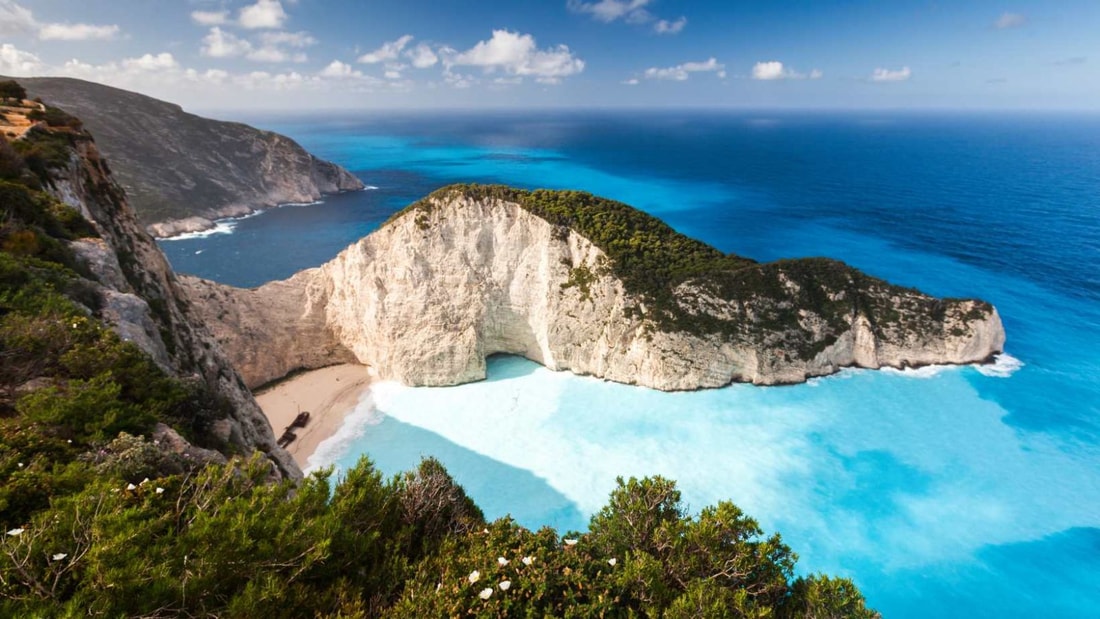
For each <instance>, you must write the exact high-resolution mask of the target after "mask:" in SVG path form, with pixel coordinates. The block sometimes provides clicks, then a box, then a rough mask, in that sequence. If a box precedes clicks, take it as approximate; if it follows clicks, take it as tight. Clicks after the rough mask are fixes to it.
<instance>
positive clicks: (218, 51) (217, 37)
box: [199, 26, 252, 58]
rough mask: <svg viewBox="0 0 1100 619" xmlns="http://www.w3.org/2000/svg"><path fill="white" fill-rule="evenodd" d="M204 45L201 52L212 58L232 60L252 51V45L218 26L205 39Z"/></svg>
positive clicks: (203, 40)
mask: <svg viewBox="0 0 1100 619" xmlns="http://www.w3.org/2000/svg"><path fill="white" fill-rule="evenodd" d="M202 43H203V45H202V48H201V49H200V50H199V52H200V53H201V54H202V55H203V56H209V57H211V58H232V57H234V56H243V55H245V54H247V53H249V52H251V51H252V44H251V43H249V42H248V41H246V40H244V39H242V38H240V37H238V36H237V35H235V34H233V33H232V32H226V31H225V30H222V29H221V28H219V27H217V26H214V27H213V28H211V29H210V33H209V34H207V35H206V36H205V37H203V39H202Z"/></svg>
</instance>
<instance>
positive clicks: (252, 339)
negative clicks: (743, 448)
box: [181, 186, 1005, 390]
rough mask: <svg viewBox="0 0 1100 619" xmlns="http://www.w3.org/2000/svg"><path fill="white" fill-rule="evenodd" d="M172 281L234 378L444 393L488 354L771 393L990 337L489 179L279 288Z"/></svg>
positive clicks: (978, 327) (961, 350)
mask: <svg viewBox="0 0 1100 619" xmlns="http://www.w3.org/2000/svg"><path fill="white" fill-rule="evenodd" d="M181 281H182V283H183V285H184V287H185V288H186V289H187V291H188V297H189V298H190V302H191V307H192V308H193V311H194V312H195V313H196V314H197V315H199V316H200V317H201V319H202V322H203V323H204V324H205V325H207V327H208V328H210V329H211V330H212V332H213V333H214V335H215V337H216V339H217V340H218V342H219V344H220V345H221V347H222V349H223V350H225V352H226V354H227V355H228V356H229V358H230V359H231V360H232V362H233V364H234V366H235V367H236V368H237V369H238V371H240V372H241V374H242V376H243V377H244V379H245V381H246V382H247V383H248V384H249V385H250V386H256V385H260V384H264V383H266V382H269V381H271V380H275V379H278V378H281V377H283V376H285V375H287V374H288V373H290V372H292V371H295V370H300V369H310V368H318V367H323V366H326V365H331V364H335V363H342V362H347V361H356V362H359V363H363V364H367V365H370V366H372V367H373V368H374V370H375V372H377V375H378V376H379V378H381V379H392V380H398V381H401V382H403V383H406V384H409V385H454V384H459V383H465V382H470V381H476V380H479V379H482V378H484V377H485V367H486V366H485V360H486V358H487V357H488V356H490V355H493V354H497V353H508V354H516V355H522V356H524V357H526V358H528V359H531V360H533V361H536V362H538V363H541V364H543V365H545V366H546V367H548V368H550V369H554V370H568V371H571V372H574V373H577V374H583V375H591V376H596V377H601V378H605V379H608V380H612V381H616V382H622V383H628V384H637V385H643V386H647V387H652V388H656V389H662V390H686V389H698V388H706V387H720V386H724V385H727V384H729V383H731V382H750V383H754V384H758V385H776V384H787V383H797V382H801V381H804V380H806V379H807V378H809V377H813V376H822V375H827V374H831V373H834V372H836V371H838V370H839V369H841V368H844V367H852V366H854V367H864V368H880V367H886V366H889V367H910V366H922V365H929V364H966V363H975V362H983V361H987V360H989V359H990V358H991V357H992V356H993V355H994V354H996V353H998V352H1001V351H1002V349H1003V346H1004V339H1005V335H1004V330H1003V328H1002V325H1001V321H1000V317H999V316H998V314H997V311H996V309H994V308H993V306H991V305H990V304H988V303H986V302H983V301H978V300H966V299H936V298H933V297H930V296H928V295H925V294H923V293H921V292H919V291H917V290H913V289H908V288H902V287H898V286H893V285H891V284H888V283H886V282H884V281H882V280H879V279H876V278H873V277H870V276H868V275H865V274H863V273H861V272H859V271H858V270H856V269H854V268H852V267H849V266H847V265H844V264H843V263H840V262H837V261H835V260H828V259H824V258H810V259H800V260H782V261H778V262H772V263H766V264H761V263H757V262H754V261H752V260H749V259H746V258H742V257H739V256H734V255H729V254H722V253H721V252H719V251H718V250H716V249H714V248H712V247H710V246H708V245H705V244H703V243H700V242H698V241H695V240H693V239H690V238H688V237H685V236H683V235H681V234H678V233H676V232H675V231H673V230H672V229H671V228H669V227H668V226H667V225H665V224H664V223H662V222H660V221H659V220H657V219H655V218H653V217H650V216H648V215H646V214H644V213H641V212H640V211H637V210H635V209H632V208H631V207H629V206H626V205H623V204H620V203H616V202H612V201H609V200H604V199H600V198H597V197H594V196H591V195H589V194H584V193H579V192H562V191H535V192H528V191H521V190H516V189H511V188H506V187H495V186H454V187H448V188H444V189H442V190H439V191H437V192H436V193H434V194H432V195H431V196H429V197H427V198H426V199H424V200H422V201H420V202H418V203H416V204H413V205H411V206H410V207H408V208H407V209H405V210H404V211H402V212H401V213H398V214H397V215H395V216H394V217H393V218H392V219H391V220H390V221H389V222H387V223H386V224H385V225H383V226H382V228H381V229H379V230H378V231H376V232H374V233H373V234H371V235H369V236H367V237H365V238H364V239H362V240H360V241H359V242H358V243H356V244H354V245H352V246H350V247H349V248H347V249H346V250H345V251H343V252H342V253H341V254H340V255H338V256H337V257H336V258H335V259H333V260H332V261H330V262H329V263H327V264H325V265H323V266H321V267H319V268H316V269H309V270H306V271H302V272H300V273H298V274H297V275H295V276H293V277H292V278H290V279H288V280H284V281H280V282H274V283H271V284H267V285H265V286H262V287H260V288H256V289H250V290H245V289H239V288H233V287H229V286H224V285H220V284H216V283H214V282H209V281H204V280H200V279H197V278H192V277H183V278H181Z"/></svg>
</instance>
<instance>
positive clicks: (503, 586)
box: [497, 580, 512, 591]
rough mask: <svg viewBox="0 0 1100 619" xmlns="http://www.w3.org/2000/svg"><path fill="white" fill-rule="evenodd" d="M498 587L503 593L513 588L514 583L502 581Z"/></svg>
mask: <svg viewBox="0 0 1100 619" xmlns="http://www.w3.org/2000/svg"><path fill="white" fill-rule="evenodd" d="M497 586H499V587H500V590H501V591H507V590H508V589H510V588H511V587H512V581H510V580H502V581H500V584H499V585H497Z"/></svg>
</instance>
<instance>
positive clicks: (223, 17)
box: [191, 11, 229, 26]
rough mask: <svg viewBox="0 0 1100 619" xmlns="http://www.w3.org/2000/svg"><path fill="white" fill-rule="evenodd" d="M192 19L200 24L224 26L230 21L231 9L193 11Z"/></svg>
mask: <svg viewBox="0 0 1100 619" xmlns="http://www.w3.org/2000/svg"><path fill="white" fill-rule="evenodd" d="M191 21H193V22H195V23H196V24H198V25H200V26H224V25H225V24H227V23H229V11H192V12H191Z"/></svg>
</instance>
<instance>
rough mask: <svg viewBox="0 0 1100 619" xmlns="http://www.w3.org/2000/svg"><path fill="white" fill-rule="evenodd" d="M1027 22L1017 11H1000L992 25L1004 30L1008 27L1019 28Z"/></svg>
mask: <svg viewBox="0 0 1100 619" xmlns="http://www.w3.org/2000/svg"><path fill="white" fill-rule="evenodd" d="M1026 23H1027V18H1026V17H1024V16H1023V15H1021V14H1019V13H1002V14H1001V16H1000V17H998V18H997V20H996V21H994V22H993V27H994V28H996V29H998V30H1006V29H1008V28H1019V27H1020V26H1023V25H1024V24H1026Z"/></svg>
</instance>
